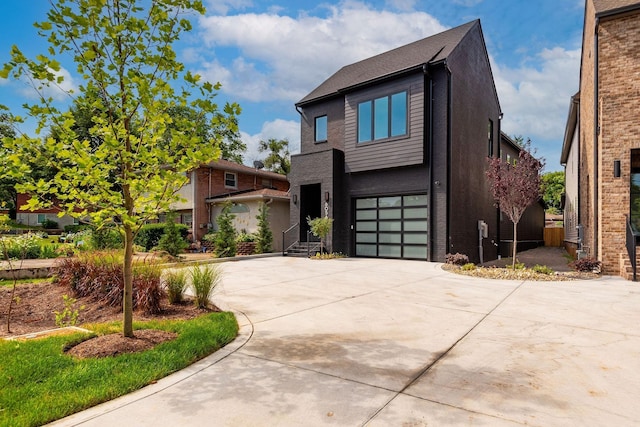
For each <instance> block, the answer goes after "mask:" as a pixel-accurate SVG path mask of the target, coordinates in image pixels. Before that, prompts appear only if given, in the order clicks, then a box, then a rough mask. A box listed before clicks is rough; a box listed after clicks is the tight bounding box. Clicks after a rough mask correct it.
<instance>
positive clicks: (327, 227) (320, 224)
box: [307, 216, 333, 250]
mask: <svg viewBox="0 0 640 427" xmlns="http://www.w3.org/2000/svg"><path fill="white" fill-rule="evenodd" d="M307 223H308V224H309V227H310V228H311V232H312V233H313V235H314V236H316V237H319V238H320V250H323V249H324V242H325V241H326V240H327V236H328V235H329V233H330V232H331V227H333V218H329V217H327V216H325V217H321V218H313V219H311V217H307Z"/></svg>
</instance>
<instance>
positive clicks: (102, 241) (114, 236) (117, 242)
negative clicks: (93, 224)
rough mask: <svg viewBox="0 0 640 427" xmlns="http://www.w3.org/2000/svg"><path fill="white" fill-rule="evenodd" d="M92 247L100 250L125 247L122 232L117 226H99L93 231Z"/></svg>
mask: <svg viewBox="0 0 640 427" xmlns="http://www.w3.org/2000/svg"><path fill="white" fill-rule="evenodd" d="M91 247H92V248H93V249H97V250H99V251H102V250H108V249H122V248H124V239H123V238H122V234H120V231H118V230H117V229H115V228H99V229H94V230H92V232H91Z"/></svg>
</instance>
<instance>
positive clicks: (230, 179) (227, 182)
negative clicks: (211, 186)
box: [224, 172, 238, 188]
mask: <svg viewBox="0 0 640 427" xmlns="http://www.w3.org/2000/svg"><path fill="white" fill-rule="evenodd" d="M224 186H225V187H227V188H238V175H237V174H235V173H234V172H225V173H224Z"/></svg>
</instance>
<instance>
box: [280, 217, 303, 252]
mask: <svg viewBox="0 0 640 427" xmlns="http://www.w3.org/2000/svg"><path fill="white" fill-rule="evenodd" d="M297 227H300V223H299V222H297V223H295V224H293V225H292V226H291V227H289V228H287V229H286V230H284V231H283V232H282V256H285V255H286V251H287V248H288V247H291V246H290V245H289V246H288V245H287V241H286V236H287V234H289V233H290V232H291V231H292V230H294V229H295V228H297ZM296 240H297V239H296ZM294 244H295V242H294Z"/></svg>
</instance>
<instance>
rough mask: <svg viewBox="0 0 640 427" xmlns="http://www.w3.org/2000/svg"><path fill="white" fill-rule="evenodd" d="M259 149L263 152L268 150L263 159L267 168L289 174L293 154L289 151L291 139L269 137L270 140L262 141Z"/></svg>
mask: <svg viewBox="0 0 640 427" xmlns="http://www.w3.org/2000/svg"><path fill="white" fill-rule="evenodd" d="M258 150H259V151H260V152H261V153H264V152H268V153H269V154H267V157H265V159H264V160H263V163H264V166H265V168H266V169H267V170H270V171H272V172H276V173H280V174H282V175H288V174H289V172H290V171H291V154H290V153H289V140H287V139H275V138H269V140H268V141H260V144H259V145H258Z"/></svg>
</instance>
